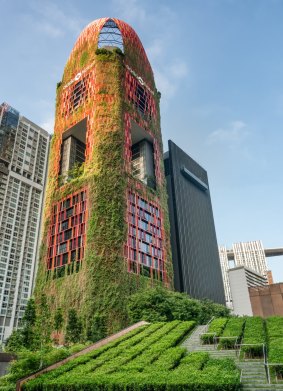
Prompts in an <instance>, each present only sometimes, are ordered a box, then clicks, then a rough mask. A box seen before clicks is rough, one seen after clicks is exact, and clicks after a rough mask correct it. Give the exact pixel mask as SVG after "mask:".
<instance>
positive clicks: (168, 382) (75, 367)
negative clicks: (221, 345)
mask: <svg viewBox="0 0 283 391" xmlns="http://www.w3.org/2000/svg"><path fill="white" fill-rule="evenodd" d="M194 325H195V323H194V322H181V321H174V322H170V323H157V324H151V325H148V326H145V327H143V329H142V330H141V331H140V332H136V333H134V334H132V335H130V336H128V338H127V339H125V337H123V338H120V339H118V340H116V341H114V342H112V343H110V344H108V345H106V346H104V347H102V348H100V349H97V350H95V351H93V352H91V353H88V354H85V355H83V356H81V357H78V358H75V359H73V360H72V361H70V362H68V363H66V364H65V365H62V366H60V367H58V368H57V369H55V370H53V371H51V372H48V373H45V374H43V375H41V376H39V377H38V378H36V379H33V380H30V381H28V382H27V383H26V384H24V386H23V389H24V390H26V391H27V390H28V391H35V390H36V391H41V390H42V391H43V390H44V391H47V390H50V391H51V390H56V391H60V390H66V391H67V390H68V391H72V390H73V391H75V390H104V391H105V390H112V391H115V390H119V391H120V390H121V391H122V390H129V391H130V390H133V391H134V390H152V391H154V390H172V391H173V390H198V391H205V390H215V391H216V390H222V391H226V390H227V391H228V390H229V391H233V390H239V389H240V388H241V385H240V373H239V370H238V369H237V368H236V367H235V364H234V362H233V361H231V360H215V359H210V358H209V356H208V354H207V353H203V352H198V353H190V354H187V351H186V349H184V348H181V347H180V346H178V345H179V344H180V342H181V341H182V340H183V339H184V338H185V337H186V336H187V335H188V334H189V333H190V332H191V330H192V329H193V328H194Z"/></svg>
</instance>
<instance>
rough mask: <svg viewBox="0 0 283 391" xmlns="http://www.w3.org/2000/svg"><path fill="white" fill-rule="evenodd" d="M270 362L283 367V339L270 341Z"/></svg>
mask: <svg viewBox="0 0 283 391" xmlns="http://www.w3.org/2000/svg"><path fill="white" fill-rule="evenodd" d="M268 361H269V362H270V363H271V364H282V366H283V337H281V338H273V339H271V340H270V341H269V346H268Z"/></svg>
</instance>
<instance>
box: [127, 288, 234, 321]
mask: <svg viewBox="0 0 283 391" xmlns="http://www.w3.org/2000/svg"><path fill="white" fill-rule="evenodd" d="M222 314H225V315H227V316H228V315H229V310H228V309H227V308H226V307H225V306H223V305H221V304H216V303H213V302H212V301H210V300H196V299H191V298H189V297H188V296H187V295H186V294H185V293H178V292H172V291H169V290H167V289H164V288H161V287H157V288H154V289H150V290H145V291H141V292H138V293H136V294H134V295H132V296H131V297H130V300H129V302H128V315H129V318H130V321H131V322H132V323H135V322H139V321H140V320H147V321H148V322H171V321H172V320H182V321H186V320H188V321H189V320H193V321H196V322H197V323H201V324H203V323H206V322H208V320H209V319H211V317H212V316H220V315H222Z"/></svg>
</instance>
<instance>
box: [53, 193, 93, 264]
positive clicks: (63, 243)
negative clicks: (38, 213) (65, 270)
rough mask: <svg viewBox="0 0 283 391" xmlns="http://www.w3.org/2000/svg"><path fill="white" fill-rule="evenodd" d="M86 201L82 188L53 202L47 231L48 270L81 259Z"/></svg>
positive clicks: (85, 194)
mask: <svg viewBox="0 0 283 391" xmlns="http://www.w3.org/2000/svg"><path fill="white" fill-rule="evenodd" d="M86 203H87V191H86V189H82V190H80V191H78V192H76V193H73V194H70V195H68V196H67V197H66V198H64V199H62V200H60V201H58V202H56V203H55V204H53V207H52V216H51V223H50V226H49V232H48V259H47V269H48V270H52V269H55V268H57V267H61V266H63V265H67V264H69V263H71V262H74V261H77V262H81V261H82V259H83V257H84V247H85V224H86V210H87V205H86Z"/></svg>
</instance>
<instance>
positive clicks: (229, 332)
mask: <svg viewBox="0 0 283 391" xmlns="http://www.w3.org/2000/svg"><path fill="white" fill-rule="evenodd" d="M245 321H246V319H245V318H230V319H229V320H228V322H227V323H226V326H225V329H224V331H223V334H222V336H221V338H220V341H219V346H220V347H221V348H224V349H227V348H228V349H229V348H233V347H234V346H235V344H236V343H240V341H241V337H242V335H243V329H244V326H245Z"/></svg>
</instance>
